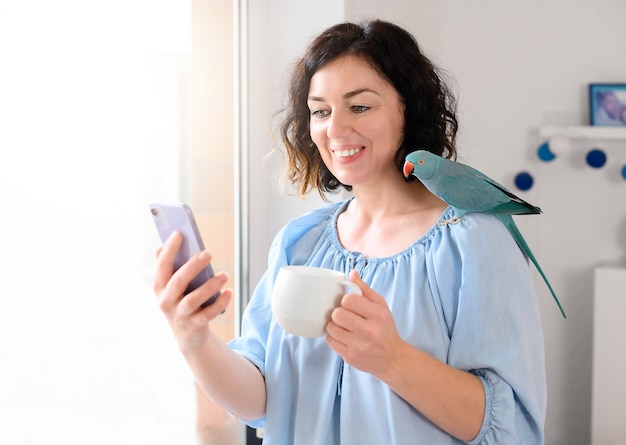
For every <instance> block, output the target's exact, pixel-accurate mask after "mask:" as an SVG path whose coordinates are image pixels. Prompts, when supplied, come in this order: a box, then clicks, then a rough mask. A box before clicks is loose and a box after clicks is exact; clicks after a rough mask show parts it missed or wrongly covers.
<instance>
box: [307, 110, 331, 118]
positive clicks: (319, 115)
mask: <svg viewBox="0 0 626 445" xmlns="http://www.w3.org/2000/svg"><path fill="white" fill-rule="evenodd" d="M328 114H329V113H328V110H314V111H312V112H311V116H314V117H317V118H323V117H326V116H328Z"/></svg>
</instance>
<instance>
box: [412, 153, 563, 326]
mask: <svg viewBox="0 0 626 445" xmlns="http://www.w3.org/2000/svg"><path fill="white" fill-rule="evenodd" d="M403 172H404V176H405V177H409V175H413V176H415V177H416V178H418V179H419V180H420V182H421V183H422V184H424V186H425V187H426V188H427V189H428V190H429V191H430V192H431V193H432V194H433V195H435V196H437V197H439V198H440V199H442V200H443V201H445V202H446V203H447V204H448V205H449V206H450V207H451V208H452V210H453V211H454V217H453V218H451V219H450V220H449V221H447V222H446V223H451V224H456V223H457V222H459V221H460V220H461V219H462V218H463V216H464V215H466V214H468V213H488V214H492V215H494V216H495V217H496V218H498V219H499V220H500V221H502V223H503V224H504V226H505V227H506V228H507V230H508V231H509V233H510V234H511V236H512V237H513V239H514V240H515V242H516V243H517V245H518V246H519V247H520V249H521V250H522V252H524V254H525V255H526V256H527V257H528V258H530V260H531V261H532V262H533V264H534V265H535V267H536V268H537V270H538V271H539V274H540V275H541V277H542V278H543V280H544V282H545V283H546V285H547V286H548V289H549V290H550V293H551V294H552V297H553V298H554V301H555V302H556V304H557V306H558V307H559V309H560V310H561V314H562V315H563V318H567V317H566V315H565V311H564V310H563V307H562V306H561V303H560V302H559V299H558V298H557V296H556V293H555V292H554V289H552V286H551V285H550V282H549V281H548V278H547V277H546V275H545V274H544V272H543V270H542V269H541V267H540V266H539V262H538V261H537V259H536V258H535V255H533V253H532V251H531V250H530V247H529V246H528V244H527V243H526V240H524V237H523V236H522V233H521V232H520V231H519V229H518V228H517V225H516V224H515V222H514V221H513V217H512V216H511V215H527V214H538V213H541V209H540V208H539V207H536V206H534V205H532V204H530V203H528V202H526V201H524V200H523V199H521V198H519V197H518V196H516V195H514V194H513V193H511V192H510V191H509V190H507V189H506V188H505V187H504V186H502V185H500V184H498V183H497V182H496V181H494V180H493V179H491V178H490V177H488V176H487V175H485V174H483V173H482V172H480V171H478V170H476V169H475V168H472V167H470V166H469V165H466V164H463V163H460V162H456V161H452V160H450V159H446V158H443V157H441V156H438V155H436V154H434V153H431V152H429V151H426V150H416V151H414V152H412V153H409V154H408V155H407V156H406V158H405V162H404V168H403Z"/></svg>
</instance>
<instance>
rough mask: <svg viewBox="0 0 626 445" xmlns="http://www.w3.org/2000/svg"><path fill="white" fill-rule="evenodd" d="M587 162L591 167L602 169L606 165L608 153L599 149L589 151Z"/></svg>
mask: <svg viewBox="0 0 626 445" xmlns="http://www.w3.org/2000/svg"><path fill="white" fill-rule="evenodd" d="M585 160H586V161H587V164H589V166H590V167H593V168H602V167H604V164H606V153H604V150H601V149H599V148H593V149H591V150H589V152H588V153H587V156H586V158H585Z"/></svg>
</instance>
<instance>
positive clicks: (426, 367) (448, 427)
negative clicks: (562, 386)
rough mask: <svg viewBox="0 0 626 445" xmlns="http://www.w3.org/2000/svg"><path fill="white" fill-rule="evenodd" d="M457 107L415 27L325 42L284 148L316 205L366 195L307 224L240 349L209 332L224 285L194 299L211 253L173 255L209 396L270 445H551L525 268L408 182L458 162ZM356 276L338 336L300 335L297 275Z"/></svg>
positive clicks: (172, 302)
mask: <svg viewBox="0 0 626 445" xmlns="http://www.w3.org/2000/svg"><path fill="white" fill-rule="evenodd" d="M457 126H458V125H457V121H456V116H455V110H454V99H453V97H452V95H451V94H450V93H449V91H448V90H447V88H446V87H445V85H444V83H443V82H442V80H441V78H440V76H439V75H438V72H437V70H436V68H435V67H434V66H433V65H432V64H431V62H430V61H429V60H428V59H427V58H426V57H425V56H424V55H423V54H422V53H421V51H420V49H419V47H418V45H417V43H416V42H415V40H414V38H413V37H412V36H411V35H410V34H409V33H407V32H406V31H405V30H403V29H402V28H399V27H398V26H396V25H394V24H391V23H388V22H383V21H372V22H367V23H365V24H363V25H359V24H352V23H344V24H339V25H336V26H333V27H331V28H329V29H327V30H326V31H324V32H322V33H321V34H320V35H319V36H318V37H317V38H315V39H314V40H313V42H312V43H311V44H310V46H309V47H308V48H307V50H306V51H305V54H304V55H303V57H302V58H301V59H300V61H299V62H298V63H297V64H296V65H295V67H294V71H293V74H292V80H291V84H290V89H289V106H288V108H287V109H286V110H285V118H284V121H283V124H282V127H281V134H282V137H283V142H284V145H285V149H286V154H287V160H288V170H287V174H288V177H289V178H290V179H291V181H292V182H293V183H294V184H295V185H296V187H297V188H298V190H299V191H300V193H301V194H304V193H307V192H309V191H310V190H311V189H312V188H315V189H317V190H318V191H319V192H320V193H322V194H324V193H326V192H331V191H334V190H340V189H342V188H344V189H347V190H351V191H352V192H353V197H351V198H350V199H347V200H345V201H343V202H340V203H335V204H328V205H326V206H323V207H321V208H319V209H317V210H315V211H313V212H311V213H309V214H307V215H304V216H302V217H300V218H297V219H295V220H294V221H291V222H290V223H289V224H287V225H286V226H285V227H284V228H283V229H282V230H281V231H280V232H279V233H278V234H277V236H276V238H275V240H274V243H273V245H272V248H271V250H270V253H269V261H268V269H267V271H266V273H265V274H264V276H263V277H262V279H261V281H260V283H259V284H258V286H257V288H256V290H255V292H254V295H253V298H252V299H251V301H250V304H249V305H248V307H247V308H246V310H245V313H244V319H243V329H242V335H241V337H240V338H237V339H235V340H233V341H232V342H231V343H230V344H229V345H228V346H227V345H224V344H222V343H220V342H219V340H218V339H217V338H216V337H215V336H214V335H211V331H210V323H209V321H210V320H211V319H213V318H215V317H216V316H217V315H219V314H220V312H221V311H222V310H223V309H224V308H225V307H226V306H227V304H228V302H229V300H230V298H231V297H232V291H231V290H228V289H226V290H224V291H223V293H222V296H221V297H220V298H219V299H218V301H217V302H216V303H215V304H213V305H212V306H210V307H208V308H206V309H200V305H201V304H202V302H203V301H205V300H206V299H207V296H209V295H212V294H213V293H214V292H215V291H216V290H217V289H219V288H220V287H221V286H223V285H224V283H225V281H226V279H225V276H224V275H223V274H218V275H216V277H215V278H214V279H213V280H211V281H209V282H208V283H207V284H206V285H205V286H204V287H203V288H201V289H200V290H198V291H196V292H194V293H192V294H189V295H188V296H187V297H185V298H184V299H182V298H181V294H182V291H183V290H184V288H185V287H186V283H187V282H188V281H189V280H190V279H191V278H192V277H193V276H194V275H195V274H196V273H197V272H198V271H199V270H200V269H201V268H202V267H203V266H205V265H206V264H207V263H208V262H209V260H210V257H209V255H208V254H206V253H203V254H200V255H199V256H198V257H196V258H194V259H192V260H190V261H189V262H188V263H187V264H186V265H185V266H184V267H183V268H181V269H180V270H179V271H178V272H177V273H175V274H173V275H172V260H173V257H174V255H175V252H176V250H177V249H178V247H179V245H180V237H179V236H173V237H172V238H171V239H170V240H169V241H168V242H167V243H166V244H165V245H164V247H163V249H162V251H161V252H160V255H159V257H158V269H157V276H156V280H155V285H154V288H155V292H156V293H157V295H158V296H159V300H160V307H161V309H162V310H163V312H164V313H165V315H166V317H167V318H168V320H169V321H170V325H171V327H172V330H173V331H174V335H175V336H176V338H177V340H178V343H179V346H180V349H181V351H182V352H183V354H184V356H185V357H186V359H187V361H188V363H189V365H190V367H191V369H192V370H193V372H194V374H195V376H196V378H197V380H198V382H199V384H200V386H201V387H202V388H203V389H204V391H205V392H206V393H207V395H208V396H209V397H211V398H212V399H213V400H214V401H215V402H216V403H218V404H220V405H221V406H223V407H224V408H225V409H226V410H228V411H230V412H231V413H233V414H234V415H236V416H238V417H239V418H241V419H243V420H245V421H247V422H248V423H249V424H250V425H252V426H256V427H259V426H264V427H265V439H264V444H267V445H276V444H279V445H292V444H324V445H327V444H344V445H345V444H429V445H430V444H446V443H449V444H452V443H471V444H474V443H476V444H478V443H481V444H521V443H527V444H540V443H543V426H544V417H545V404H546V400H545V399H546V388H545V370H544V355H543V339H542V334H541V325H540V319H539V313H538V307H537V303H536V298H535V293H534V290H533V284H532V281H531V278H530V274H529V270H528V265H527V262H526V259H525V258H524V256H523V255H522V253H521V252H520V250H519V249H518V248H517V245H516V243H515V241H514V240H513V239H512V238H511V236H510V235H509V234H508V232H507V230H506V228H505V227H504V226H503V225H502V224H501V223H500V222H499V221H498V220H497V219H496V218H495V217H492V216H488V215H483V214H471V215H467V216H466V217H465V218H464V219H463V220H462V221H461V222H460V223H459V224H455V225H445V224H442V225H440V224H437V223H438V222H441V221H445V220H446V219H449V217H450V216H451V209H450V208H448V206H447V205H446V204H445V203H444V202H442V201H441V200H439V199H438V198H437V197H435V196H434V195H432V194H431V193H430V192H428V190H427V189H426V188H425V187H424V186H423V185H422V184H421V183H420V182H418V181H416V180H407V179H406V178H404V175H403V174H402V164H403V161H404V157H405V156H406V154H408V153H409V152H411V151H413V150H416V149H418V148H424V147H426V148H427V149H429V150H431V151H432V152H434V153H436V154H438V155H441V156H446V157H451V158H452V157H454V156H455V153H456V152H455V135H456V131H457ZM286 264H306V265H311V266H319V267H326V268H331V269H336V270H340V271H344V272H345V273H346V274H347V275H348V276H349V279H350V280H351V281H354V282H355V283H357V284H358V285H359V287H360V288H361V289H362V291H363V296H358V295H356V294H347V295H345V296H344V298H343V299H342V301H341V305H340V306H339V307H338V308H336V309H335V310H334V311H333V313H332V317H331V318H332V319H331V321H330V322H329V323H328V325H327V327H326V332H327V335H326V336H325V337H323V338H319V339H310V338H301V337H296V336H293V335H291V334H288V333H286V332H285V331H283V330H282V329H281V328H280V327H279V326H278V325H277V324H276V322H275V320H274V319H273V317H272V313H271V309H270V296H271V290H272V285H273V281H274V279H275V277H276V274H277V273H278V270H279V269H280V267H281V266H283V265H286Z"/></svg>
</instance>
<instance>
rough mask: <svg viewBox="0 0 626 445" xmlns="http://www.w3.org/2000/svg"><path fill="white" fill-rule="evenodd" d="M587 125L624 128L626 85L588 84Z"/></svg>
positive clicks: (625, 118)
mask: <svg viewBox="0 0 626 445" xmlns="http://www.w3.org/2000/svg"><path fill="white" fill-rule="evenodd" d="M589 123H590V124H591V125H597V126H601V127H621V126H626V83H621V84H619V83H615V84H611V83H592V84H589Z"/></svg>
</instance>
